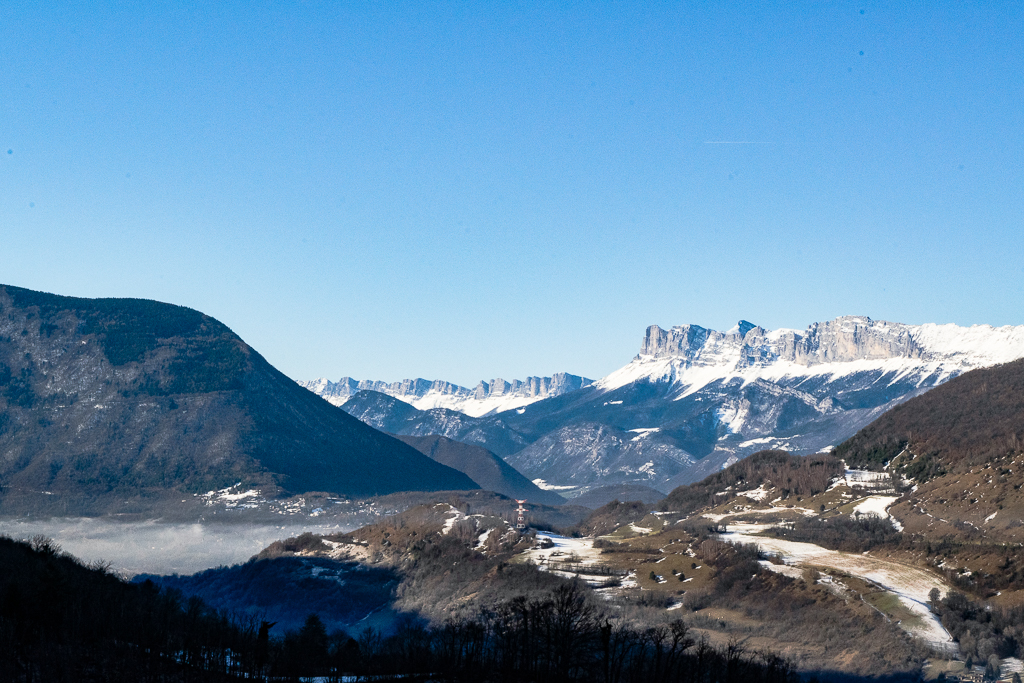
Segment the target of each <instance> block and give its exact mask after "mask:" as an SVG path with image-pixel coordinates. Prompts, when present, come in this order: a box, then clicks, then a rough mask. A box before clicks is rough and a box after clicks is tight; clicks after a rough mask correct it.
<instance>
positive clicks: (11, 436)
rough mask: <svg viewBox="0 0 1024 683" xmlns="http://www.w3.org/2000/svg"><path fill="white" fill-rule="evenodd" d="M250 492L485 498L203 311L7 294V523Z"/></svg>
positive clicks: (1, 305) (0, 330) (2, 375)
mask: <svg viewBox="0 0 1024 683" xmlns="http://www.w3.org/2000/svg"><path fill="white" fill-rule="evenodd" d="M237 482H243V483H244V484H245V485H251V486H255V487H262V488H263V489H264V490H267V491H277V492H289V493H302V492H304V491H312V490H317V491H331V492H335V493H340V494H349V495H361V494H380V493H388V492H392V491H401V490H439V489H447V490H451V489H457V490H465V489H471V488H476V485H475V484H474V483H473V482H472V480H470V479H469V478H468V477H466V476H465V475H463V474H461V473H460V472H457V471H455V470H452V469H451V468H448V467H445V466H443V465H441V464H438V463H436V462H434V461H432V460H430V459H429V458H427V457H425V456H424V455H422V454H421V453H419V452H418V451H416V450H415V449H413V448H411V447H409V446H407V445H405V444H403V443H401V442H400V441H398V440H397V439H394V438H392V437H390V436H388V435H386V434H382V433H380V432H378V431H377V430H375V429H372V428H370V427H369V426H367V425H365V424H363V423H362V422H360V421H359V420H356V419H354V418H352V417H350V416H349V415H347V414H346V413H345V412H344V411H342V410H339V409H338V408H335V407H334V406H332V405H330V404H329V403H327V402H326V401H324V400H323V399H321V398H319V397H318V396H316V395H315V394H313V393H312V392H310V391H308V390H306V389H303V388H302V387H300V386H298V385H297V384H295V382H293V381H292V380H290V379H289V378H288V377H286V376H284V375H283V374H282V373H280V372H279V371H277V370H276V369H275V368H273V367H272V366H271V365H270V364H269V363H267V361H266V360H264V359H263V357H262V356H260V355H259V354H258V353H257V352H256V351H254V350H253V349H252V348H251V347H249V346H248V345H247V344H246V343H245V342H243V341H242V340H241V339H240V338H239V337H238V336H237V335H235V334H234V333H233V332H231V330H229V329H228V328H227V327H225V326H224V325H223V324H222V323H220V322H218V321H217V320H214V319H213V318H210V317H209V316H206V315H203V314H202V313H199V312H198V311H194V310H191V309H188V308H183V307H180V306H173V305H170V304H164V303H159V302H155V301H146V300H139V299H79V298H72V297H63V296H56V295H52V294H45V293H41V292H33V291H30V290H26V289H21V288H18V287H11V286H0V483H2V488H0V510H2V511H3V512H6V513H13V512H17V511H46V512H51V513H58V514H93V513H102V512H111V511H118V512H130V511H144V510H146V509H149V508H150V507H151V506H152V505H153V504H155V503H156V502H158V501H161V500H164V501H166V500H173V499H175V498H177V499H182V498H186V499H187V498H188V497H191V494H193V493H197V492H202V491H208V490H211V489H216V488H221V487H224V486H229V485H232V484H235V483H237Z"/></svg>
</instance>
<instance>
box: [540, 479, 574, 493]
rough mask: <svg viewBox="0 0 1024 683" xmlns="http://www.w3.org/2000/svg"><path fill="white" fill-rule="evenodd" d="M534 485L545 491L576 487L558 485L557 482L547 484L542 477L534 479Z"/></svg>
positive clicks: (567, 489)
mask: <svg viewBox="0 0 1024 683" xmlns="http://www.w3.org/2000/svg"><path fill="white" fill-rule="evenodd" d="M533 483H534V485H535V486H536V487H537V488H539V489H543V490H545V491H569V490H570V489H574V488H576V487H575V486H559V485H558V484H549V483H547V482H546V481H544V480H543V479H534V480H533Z"/></svg>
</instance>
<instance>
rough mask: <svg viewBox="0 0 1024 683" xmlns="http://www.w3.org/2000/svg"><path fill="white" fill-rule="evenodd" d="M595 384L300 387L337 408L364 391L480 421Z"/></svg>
mask: <svg viewBox="0 0 1024 683" xmlns="http://www.w3.org/2000/svg"><path fill="white" fill-rule="evenodd" d="M592 381H593V380H589V379H587V378H585V377H578V376H576V375H570V374H568V373H564V372H559V373H556V374H555V375H554V376H552V377H527V378H526V379H525V380H518V379H515V380H512V381H511V382H508V381H505V380H503V379H501V378H498V379H492V380H491V381H490V382H484V381H481V382H480V383H479V384H478V385H477V386H476V387H475V388H473V389H468V388H466V387H461V386H459V385H457V384H452V383H451V382H445V381H443V380H434V381H430V380H425V379H404V380H401V381H399V382H380V381H372V380H355V379H352V378H351V377H342V378H341V379H340V380H338V381H337V382H331V381H329V380H327V379H323V378H321V379H315V380H311V381H306V382H299V384H300V385H302V386H304V387H306V388H307V389H309V390H310V391H312V392H314V393H315V394H317V395H319V396H321V397H323V398H325V399H327V400H328V401H330V402H331V403H333V404H334V405H337V406H340V405H342V404H344V403H345V402H346V401H348V400H349V399H350V398H351V397H352V396H354V395H355V394H357V393H358V392H360V391H375V392H377V393H380V394H387V395H388V396H393V397H395V398H397V399H399V400H400V401H404V402H406V403H408V404H409V405H412V406H414V407H416V408H418V409H420V410H430V409H432V408H447V409H449V410H457V411H459V412H462V413H465V414H467V415H472V416H474V417H479V416H482V415H488V414H492V413H498V412H501V411H503V410H511V409H513V408H520V407H522V406H525V405H529V404H530V403H534V402H536V401H540V400H543V399H545V398H551V397H553V396H560V395H562V394H564V393H566V392H569V391H575V390H577V389H582V388H583V387H585V386H588V385H590V384H591V383H592Z"/></svg>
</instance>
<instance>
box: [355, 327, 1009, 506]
mask: <svg viewBox="0 0 1024 683" xmlns="http://www.w3.org/2000/svg"><path fill="white" fill-rule="evenodd" d="M1022 357H1024V326H1017V327H1009V326H1007V327H998V328H996V327H992V326H989V325H975V326H972V327H960V326H957V325H935V324H925V325H904V324H901V323H891V322H885V321H877V320H871V319H870V318H866V317H856V316H850V317H843V318H837V319H835V320H831V321H828V322H823V323H815V324H812V325H810V326H809V327H808V328H807V329H806V330H803V331H800V330H790V329H781V330H771V331H769V330H765V329H764V328H761V327H758V326H756V325H754V324H752V323H749V322H746V321H741V322H740V323H739V324H738V325H737V326H736V327H734V328H733V329H732V330H729V331H728V332H718V331H715V330H710V329H706V328H703V327H700V326H697V325H683V326H678V327H673V328H671V329H669V330H664V329H662V328H660V327H658V326H651V327H649V328H648V329H647V331H646V334H645V335H644V338H643V340H642V343H641V347H640V353H639V354H638V355H637V356H636V357H635V358H634V359H633V360H632V361H631V362H630V363H628V364H627V365H626V366H624V367H623V368H621V369H619V370H617V371H615V372H613V373H611V374H610V375H608V376H606V377H604V378H602V379H600V380H598V381H596V382H593V383H590V384H587V385H583V386H580V388H578V389H575V390H572V391H563V392H561V393H560V394H559V395H556V396H552V397H548V398H545V399H544V400H539V401H535V402H532V403H529V404H519V405H518V406H510V407H516V409H515V410H510V409H498V410H494V412H489V413H487V414H484V413H483V412H479V413H477V414H478V415H480V417H475V416H472V415H469V414H460V413H458V412H454V410H456V409H453V408H451V407H452V406H454V405H455V404H454V403H450V404H448V405H447V406H444V405H442V407H435V406H438V405H441V404H432V405H425V407H428V408H431V409H428V410H415V409H413V408H409V406H407V405H406V408H405V409H401V410H399V409H398V407H397V406H396V405H395V404H394V403H391V404H389V403H387V402H383V401H381V400H379V399H380V398H383V397H380V394H374V393H373V387H366V388H367V389H371V391H366V392H363V393H358V394H354V393H352V392H350V393H349V396H351V398H350V399H349V400H348V401H347V402H345V403H344V405H343V408H344V409H345V410H346V411H348V412H349V413H350V414H352V415H355V416H356V417H360V418H361V419H363V420H366V421H370V423H371V424H374V425H376V426H378V427H381V428H384V429H387V430H388V431H392V432H396V433H402V434H430V433H437V434H444V435H445V436H447V437H449V438H451V439H455V440H459V441H466V442H469V443H475V444H480V445H483V446H485V447H487V448H488V449H490V450H491V451H493V452H495V453H497V454H498V455H499V456H501V457H503V458H504V459H505V460H506V461H507V462H508V463H509V464H510V465H512V466H513V467H516V468H517V469H519V470H520V471H521V472H523V473H524V474H525V475H527V476H528V477H530V478H531V479H542V480H544V484H545V486H549V487H554V488H557V489H559V490H562V489H561V487H573V490H574V491H577V492H580V491H584V490H587V489H588V488H591V487H596V486H603V485H610V484H644V485H647V486H651V487H654V488H659V489H661V490H663V491H667V490H669V489H671V488H672V487H674V486H676V485H678V484H683V483H689V482H692V481H697V480H699V479H701V478H703V477H704V476H706V475H708V474H710V473H711V472H713V471H715V470H717V469H719V468H721V467H723V466H725V465H727V464H729V463H731V462H735V461H736V460H738V459H740V458H743V457H745V456H747V455H750V454H751V453H754V452H756V451H759V450H764V449H767V448H780V449H785V450H789V451H792V452H794V453H802V454H806V453H814V452H817V451H822V450H828V449H830V448H832V447H833V446H835V445H837V444H839V443H840V442H842V441H843V440H845V439H847V438H849V437H850V436H852V435H853V434H854V433H856V432H857V430H859V429H860V428H862V427H864V426H865V425H867V424H868V423H869V422H871V421H872V420H874V419H875V418H876V417H878V416H879V415H881V414H882V413H883V412H885V411H886V410H888V409H889V408H891V407H893V406H894V405H896V404H898V403H901V402H903V401H905V400H907V399H909V398H912V397H913V396H916V395H918V394H921V393H923V392H925V391H927V390H928V389H930V388H932V387H934V386H937V385H939V384H942V383H944V382H946V381H947V380H949V379H951V378H953V377H956V376H957V375H960V374H962V373H964V372H967V371H969V370H973V369H975V368H981V367H988V366H992V365H996V364H999V363H1005V362H1009V361H1012V360H1015V359H1017V358H1022ZM581 384H582V382H581ZM388 393H391V392H388ZM391 395H392V396H394V395H395V394H394V393H392V394H391ZM425 395H426V394H425ZM375 397H377V398H375ZM410 402H411V401H410ZM403 405H405V404H403ZM389 406H390V407H389ZM446 408H449V409H446ZM399 413H401V415H399ZM385 425H386V426H385Z"/></svg>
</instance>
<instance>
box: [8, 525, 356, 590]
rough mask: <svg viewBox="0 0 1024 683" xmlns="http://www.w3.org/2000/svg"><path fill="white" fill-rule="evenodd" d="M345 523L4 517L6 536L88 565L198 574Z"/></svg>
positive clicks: (134, 571)
mask: <svg viewBox="0 0 1024 683" xmlns="http://www.w3.org/2000/svg"><path fill="white" fill-rule="evenodd" d="M352 528H353V527H351V526H339V525H323V526H318V525H298V524H294V525H285V526H272V525H265V524H264V525H259V524H252V525H245V524H239V523H235V524H213V523H207V524H174V523H163V522H159V521H148V522H124V523H122V522H115V521H109V520H103V519H92V518H84V517H79V518H66V519H49V520H21V519H17V520H12V519H0V535H3V536H10V537H11V538H16V539H29V538H32V537H33V536H37V535H43V536H48V537H50V538H52V539H53V540H54V541H56V542H57V543H58V544H59V545H60V546H61V548H63V549H64V550H65V551H67V552H69V553H71V554H72V555H74V556H75V557H78V558H79V559H81V560H83V561H84V562H95V561H98V560H99V561H106V562H109V563H110V564H111V568H112V569H113V570H115V571H116V572H118V573H123V574H127V575H129V576H132V575H134V574H140V573H148V574H175V573H177V574H194V573H195V572H198V571H202V570H204V569H209V568H211V567H218V566H221V565H231V564H238V563H239V562H245V561H246V560H248V559H249V558H250V557H252V556H253V555H255V554H256V553H258V552H259V551H260V550H262V549H263V548H265V547H267V546H268V545H270V544H271V543H272V542H274V541H276V540H279V539H284V538H288V537H289V536H297V535H299V534H301V533H302V532H304V531H313V532H316V533H327V532H338V531H350V530H351V529H352Z"/></svg>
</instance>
